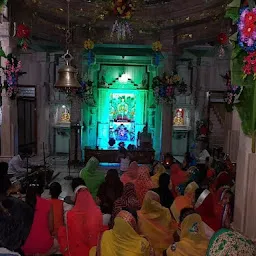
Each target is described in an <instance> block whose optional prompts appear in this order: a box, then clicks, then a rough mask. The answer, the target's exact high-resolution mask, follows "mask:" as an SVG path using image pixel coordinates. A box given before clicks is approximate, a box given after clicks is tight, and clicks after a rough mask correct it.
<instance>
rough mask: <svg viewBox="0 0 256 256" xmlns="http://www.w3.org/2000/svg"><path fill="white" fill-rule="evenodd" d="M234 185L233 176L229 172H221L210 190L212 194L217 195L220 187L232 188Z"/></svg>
mask: <svg viewBox="0 0 256 256" xmlns="http://www.w3.org/2000/svg"><path fill="white" fill-rule="evenodd" d="M231 184H232V176H231V174H230V173H228V172H220V173H219V174H218V176H217V178H216V179H215V181H214V182H213V183H212V184H211V186H210V190H211V192H212V193H215V192H216V191H217V190H218V189H219V188H220V187H223V186H230V185H231Z"/></svg>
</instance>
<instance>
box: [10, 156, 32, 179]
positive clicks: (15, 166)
mask: <svg viewBox="0 0 256 256" xmlns="http://www.w3.org/2000/svg"><path fill="white" fill-rule="evenodd" d="M24 158H25V155H24V154H19V155H16V156H14V157H13V158H12V159H11V160H10V161H9V168H8V174H10V175H13V176H23V175H25V174H26V172H27V169H26V168H23V165H24V164H23V160H24Z"/></svg>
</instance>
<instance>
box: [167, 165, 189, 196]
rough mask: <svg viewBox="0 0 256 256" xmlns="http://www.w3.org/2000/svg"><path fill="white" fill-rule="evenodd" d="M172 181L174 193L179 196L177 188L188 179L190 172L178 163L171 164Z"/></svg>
mask: <svg viewBox="0 0 256 256" xmlns="http://www.w3.org/2000/svg"><path fill="white" fill-rule="evenodd" d="M170 176H171V182H172V193H173V196H174V197H177V195H178V194H177V191H176V188H177V187H178V186H179V185H180V184H183V183H185V182H187V181H188V178H189V173H188V172H185V171H183V170H182V169H181V168H180V166H179V165H178V164H173V165H172V166H171V174H170Z"/></svg>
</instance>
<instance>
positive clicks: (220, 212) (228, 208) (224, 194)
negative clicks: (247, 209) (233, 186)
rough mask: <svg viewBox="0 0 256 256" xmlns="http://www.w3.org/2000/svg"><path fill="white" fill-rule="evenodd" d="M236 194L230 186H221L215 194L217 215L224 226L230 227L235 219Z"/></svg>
mask: <svg viewBox="0 0 256 256" xmlns="http://www.w3.org/2000/svg"><path fill="white" fill-rule="evenodd" d="M233 205H234V195H233V193H232V192H231V190H230V188H229V187H221V188H219V189H218V191H217V193H216V196H215V207H214V208H215V215H216V216H217V218H218V219H219V221H220V225H221V227H222V228H230V224H231V222H232V219H233Z"/></svg>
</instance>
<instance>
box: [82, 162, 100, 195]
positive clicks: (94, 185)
mask: <svg viewBox="0 0 256 256" xmlns="http://www.w3.org/2000/svg"><path fill="white" fill-rule="evenodd" d="M98 167H99V161H98V159H97V158H95V157H91V158H90V159H89V161H88V162H87V164H86V166H85V167H84V168H83V169H82V170H81V171H80V177H81V178H82V179H83V180H84V182H85V184H86V186H87V187H88V189H89V191H90V193H91V194H92V196H93V198H95V197H96V195H97V192H98V189H99V186H100V185H101V184H102V183H103V182H104V180H105V175H104V173H103V172H101V171H98V170H97V168H98Z"/></svg>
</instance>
